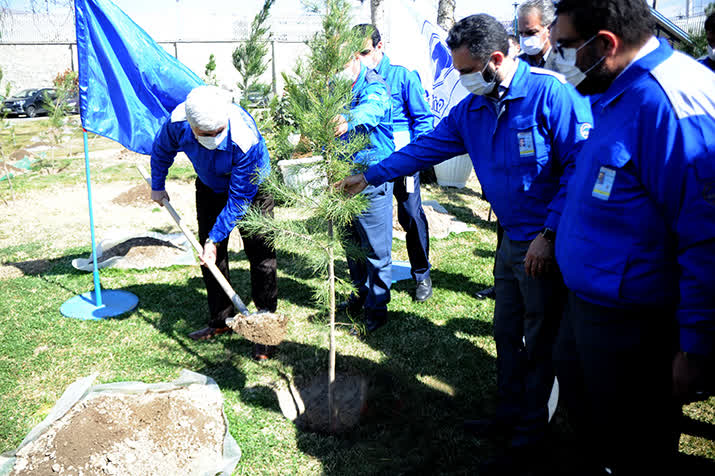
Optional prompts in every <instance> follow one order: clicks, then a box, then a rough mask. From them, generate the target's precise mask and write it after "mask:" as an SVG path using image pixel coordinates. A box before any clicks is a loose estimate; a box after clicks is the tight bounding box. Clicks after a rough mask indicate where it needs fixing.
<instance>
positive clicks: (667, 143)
mask: <svg viewBox="0 0 715 476" xmlns="http://www.w3.org/2000/svg"><path fill="white" fill-rule="evenodd" d="M642 52H643V53H644V54H645V56H643V57H642V58H640V59H638V60H637V61H636V62H634V63H633V64H631V65H630V66H629V67H628V68H627V69H626V70H625V71H624V72H622V73H621V74H620V76H618V78H617V79H616V80H615V81H614V82H613V83H612V84H611V85H610V87H609V89H608V90H607V91H606V92H605V93H604V94H603V95H601V96H600V97H598V98H597V99H596V100H595V101H594V104H593V115H594V121H595V129H594V133H593V134H592V137H591V138H590V139H589V140H588V141H587V142H585V143H584V144H583V145H582V147H581V148H580V150H579V151H578V159H577V161H576V168H575V171H574V174H573V176H572V177H571V182H570V183H569V186H568V195H567V200H566V205H565V207H564V211H563V214H562V217H561V224H560V226H559V233H558V235H557V240H556V257H557V260H558V264H559V266H560V268H561V271H562V273H563V276H564V281H565V282H566V285H567V286H568V288H569V290H570V292H569V294H570V295H569V303H568V312H567V313H566V317H565V319H564V326H563V328H562V333H563V334H562V336H560V338H559V344H558V352H557V357H558V358H557V370H558V373H559V382H560V383H562V388H563V396H564V397H566V398H567V399H570V400H571V401H573V402H574V404H575V405H578V406H579V407H582V408H583V410H584V413H586V414H587V421H588V422H590V424H588V427H587V429H586V430H585V431H584V433H585V434H588V435H589V437H590V438H589V439H590V440H592V441H590V442H589V444H588V447H589V448H591V450H592V451H593V452H594V453H595V454H599V455H601V456H602V457H603V458H604V459H605V460H606V461H605V463H606V464H607V465H609V466H610V467H611V468H612V469H613V470H614V471H615V473H616V474H620V473H619V472H618V471H619V470H620V471H622V472H623V473H622V474H635V473H632V472H637V473H638V474H646V473H648V474H655V473H659V472H660V471H661V470H662V467H660V469H659V465H660V464H661V463H663V462H664V460H665V459H666V458H667V457H673V456H674V455H675V454H676V452H677V448H678V446H677V442H678V435H679V429H678V427H677V418H678V415H677V414H678V412H679V405H678V404H677V402H673V400H672V398H671V381H672V370H671V365H672V361H673V357H674V355H675V352H676V351H677V350H678V349H680V350H682V351H685V352H688V353H692V354H695V355H701V356H708V355H712V354H713V352H715V278H714V277H713V272H714V271H715V75H713V74H712V72H711V71H709V70H707V69H706V68H705V67H704V66H702V65H700V64H698V63H697V62H696V61H694V60H693V59H691V58H688V57H686V56H685V55H683V54H681V53H677V52H674V51H673V50H672V48H671V47H670V46H669V45H668V44H667V43H666V42H660V43H659V42H658V40H657V39H655V38H651V40H650V42H649V43H647V44H646V46H645V47H644V49H643V50H642Z"/></svg>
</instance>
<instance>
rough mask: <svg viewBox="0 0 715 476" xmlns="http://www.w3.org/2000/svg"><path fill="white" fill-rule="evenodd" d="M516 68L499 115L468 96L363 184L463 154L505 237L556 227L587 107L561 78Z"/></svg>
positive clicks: (585, 129)
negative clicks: (431, 129)
mask: <svg viewBox="0 0 715 476" xmlns="http://www.w3.org/2000/svg"><path fill="white" fill-rule="evenodd" d="M517 64H518V66H517V69H516V72H515V73H514V77H513V79H512V82H511V85H510V86H509V89H508V90H507V92H506V93H505V96H504V97H503V98H502V100H501V102H500V105H501V106H500V111H501V112H500V113H499V114H497V107H496V105H495V104H494V102H493V101H491V100H490V99H489V98H486V97H483V96H475V95H473V94H470V95H468V96H467V97H466V98H464V99H463V100H462V101H461V102H460V103H459V104H457V105H456V106H455V107H454V108H453V109H452V110H451V111H450V112H449V115H447V117H445V118H444V119H442V121H441V122H440V123H439V124H438V125H437V127H435V129H434V131H433V132H431V133H429V134H426V135H423V136H421V137H418V138H417V139H415V141H413V142H412V143H411V144H409V145H407V146H405V147H404V148H403V149H401V150H400V151H398V152H395V153H394V154H392V155H391V156H390V157H389V158H388V159H387V160H384V161H383V162H381V163H380V164H378V165H375V166H372V167H370V168H369V169H368V170H367V172H366V173H365V179H366V180H367V181H368V182H369V183H371V184H373V185H378V184H380V183H382V182H385V181H387V180H392V179H394V178H395V177H401V176H404V175H411V174H413V173H414V172H416V171H417V170H422V169H424V168H426V167H429V166H431V165H434V164H437V163H439V162H442V161H444V160H447V159H449V158H452V157H454V156H456V155H460V154H465V153H469V155H470V157H471V158H472V164H474V170H475V171H476V173H477V178H479V182H480V183H481V185H482V190H483V191H484V193H485V194H486V195H487V196H488V197H489V200H490V201H491V204H492V207H493V208H494V211H495V212H496V214H497V216H498V217H499V222H500V223H501V224H502V226H503V227H504V229H505V230H506V233H507V235H508V236H509V238H510V239H512V240H517V241H528V240H533V239H534V238H535V237H536V235H537V234H538V233H539V232H541V231H542V230H543V229H544V227H549V228H552V229H554V230H556V229H557V227H558V224H559V218H560V216H561V209H562V208H563V202H564V196H565V194H566V183H567V182H568V178H569V176H570V175H571V171H572V169H573V161H574V156H573V150H574V146H575V145H576V144H577V143H578V142H580V141H583V140H585V139H586V138H587V137H588V133H589V131H590V129H591V123H592V120H591V110H590V107H589V103H588V100H586V99H585V98H583V97H582V96H580V95H579V94H578V93H577V92H576V90H575V89H574V88H573V87H572V86H570V85H568V84H566V81H565V79H564V78H563V76H561V75H558V74H555V73H551V72H549V71H546V70H542V69H539V68H531V67H530V66H529V65H528V64H526V63H524V62H523V61H520V60H519V61H518V62H517Z"/></svg>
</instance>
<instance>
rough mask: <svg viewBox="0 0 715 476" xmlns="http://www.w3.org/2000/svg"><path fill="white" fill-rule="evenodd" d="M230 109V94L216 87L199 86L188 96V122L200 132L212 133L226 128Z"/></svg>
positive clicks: (186, 104)
mask: <svg viewBox="0 0 715 476" xmlns="http://www.w3.org/2000/svg"><path fill="white" fill-rule="evenodd" d="M230 108H231V99H230V98H229V97H228V94H227V93H226V91H224V90H222V89H221V88H218V87H216V86H198V87H196V88H194V89H192V90H191V92H190V93H189V95H188V96H186V103H185V109H186V120H187V121H188V122H189V124H190V125H191V127H193V128H195V129H198V130H200V131H206V132H211V131H215V130H217V129H220V128H221V127H223V126H225V125H226V123H227V122H228V116H229V114H230V110H231V109H230Z"/></svg>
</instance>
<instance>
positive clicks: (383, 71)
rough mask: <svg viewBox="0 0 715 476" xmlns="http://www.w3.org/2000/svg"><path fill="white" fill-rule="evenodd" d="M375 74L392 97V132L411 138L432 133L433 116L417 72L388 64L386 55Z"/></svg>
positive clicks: (388, 59) (388, 60)
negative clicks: (381, 78) (406, 132)
mask: <svg viewBox="0 0 715 476" xmlns="http://www.w3.org/2000/svg"><path fill="white" fill-rule="evenodd" d="M375 71H377V72H378V74H379V75H380V76H382V77H383V79H384V80H385V82H386V83H387V85H388V87H389V88H390V92H391V94H392V129H393V131H410V138H411V139H415V138H417V137H419V136H421V135H422V134H426V133H428V132H432V129H434V115H433V114H432V111H431V110H430V107H429V104H427V99H426V94H425V90H424V88H423V87H422V82H421V81H420V76H419V75H418V74H417V72H416V71H409V70H408V69H407V68H405V67H404V66H398V65H394V64H391V63H390V58H388V57H387V55H382V60H380V63H379V64H378V65H377V68H375Z"/></svg>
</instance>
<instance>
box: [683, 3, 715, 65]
mask: <svg viewBox="0 0 715 476" xmlns="http://www.w3.org/2000/svg"><path fill="white" fill-rule="evenodd" d="M713 12H715V2H710V3H709V4H708V5H707V6H706V7H705V9H704V14H705V17H706V18H707V16H708V15H710V14H711V13H713ZM688 34H689V35H690V39H691V40H692V41H693V42H692V43H678V45H677V46H676V48H677V49H678V50H680V51H682V52H683V53H685V54H687V55H690V56H692V57H693V58H695V59H698V58H700V57H702V56H704V55H705V54H707V46H708V40H707V37H706V34H705V28H701V29H700V30H699V31H692V30H691V31H689V32H688Z"/></svg>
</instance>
